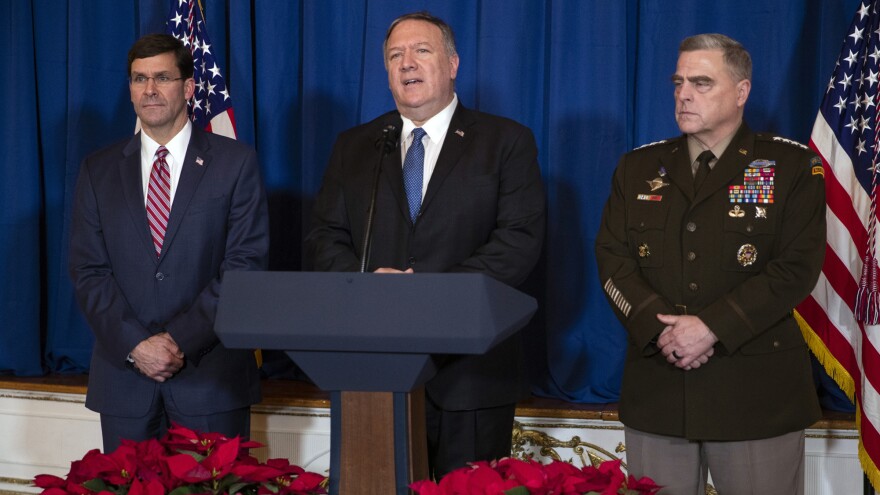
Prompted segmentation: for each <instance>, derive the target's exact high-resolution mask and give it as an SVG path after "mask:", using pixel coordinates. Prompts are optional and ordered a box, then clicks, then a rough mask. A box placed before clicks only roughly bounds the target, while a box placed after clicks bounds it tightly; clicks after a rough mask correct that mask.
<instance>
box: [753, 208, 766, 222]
mask: <svg viewBox="0 0 880 495" xmlns="http://www.w3.org/2000/svg"><path fill="white" fill-rule="evenodd" d="M755 218H763V219H765V220H766V219H767V208H765V207H763V206H756V207H755Z"/></svg>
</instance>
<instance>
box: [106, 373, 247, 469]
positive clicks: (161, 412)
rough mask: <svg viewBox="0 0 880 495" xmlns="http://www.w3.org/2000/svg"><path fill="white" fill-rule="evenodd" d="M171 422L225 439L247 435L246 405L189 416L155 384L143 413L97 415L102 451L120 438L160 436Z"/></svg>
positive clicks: (135, 439) (111, 450)
mask: <svg viewBox="0 0 880 495" xmlns="http://www.w3.org/2000/svg"><path fill="white" fill-rule="evenodd" d="M121 400H125V399H124V398H123V399H121ZM172 422H174V423H177V424H179V425H181V426H184V427H186V428H190V429H192V430H196V431H198V432H202V433H208V432H213V433H221V434H223V435H225V436H227V437H229V438H232V437H235V436H239V437H241V438H250V434H251V410H250V407H244V408H240V409H233V410H231V411H223V412H219V413H212V414H207V415H203V416H189V415H186V414H183V413H181V412H180V411H179V410H178V409H177V406H176V405H175V404H174V399H172V398H171V396H170V394H169V393H167V391H166V390H165V388H164V387H162V386H159V387H156V395H155V396H154V397H153V402H152V404H151V406H150V410H149V411H147V414H146V415H144V416H141V417H136V418H128V417H120V416H110V415H107V414H101V437H102V438H103V440H104V453H110V452H113V451H114V450H116V448H117V447H119V445H120V444H121V441H122V439H123V438H124V439H127V440H134V441H142V440H148V439H150V438H157V439H158V438H162V437H163V436H164V435H165V432H166V431H168V426H169V425H170V424H171V423H172Z"/></svg>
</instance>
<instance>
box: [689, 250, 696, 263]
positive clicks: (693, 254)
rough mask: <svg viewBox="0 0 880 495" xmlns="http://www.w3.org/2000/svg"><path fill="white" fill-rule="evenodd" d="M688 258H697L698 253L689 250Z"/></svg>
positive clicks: (692, 259) (690, 259) (691, 259)
mask: <svg viewBox="0 0 880 495" xmlns="http://www.w3.org/2000/svg"><path fill="white" fill-rule="evenodd" d="M687 259H688V261H694V260H695V259H697V253H695V252H693V251H689V252H688V254H687Z"/></svg>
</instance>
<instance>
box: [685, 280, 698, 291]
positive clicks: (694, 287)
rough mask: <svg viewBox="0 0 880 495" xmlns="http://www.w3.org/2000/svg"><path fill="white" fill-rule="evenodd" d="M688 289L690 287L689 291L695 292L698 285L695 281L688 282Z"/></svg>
mask: <svg viewBox="0 0 880 495" xmlns="http://www.w3.org/2000/svg"><path fill="white" fill-rule="evenodd" d="M688 289H690V290H691V292H696V291H698V290H700V286H699V285H697V283H696V282H691V283H689V284H688Z"/></svg>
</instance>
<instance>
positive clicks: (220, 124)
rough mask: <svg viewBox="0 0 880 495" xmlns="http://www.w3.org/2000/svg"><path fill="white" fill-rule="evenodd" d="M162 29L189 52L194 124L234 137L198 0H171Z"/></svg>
mask: <svg viewBox="0 0 880 495" xmlns="http://www.w3.org/2000/svg"><path fill="white" fill-rule="evenodd" d="M165 32H167V33H168V34H170V35H172V36H174V37H175V38H177V39H179V40H181V41H183V43H184V44H185V45H186V46H187V47H188V48H189V49H190V51H191V52H192V56H193V61H194V65H195V71H194V74H193V77H194V78H195V81H196V91H195V94H193V97H192V99H191V100H190V101H189V115H190V119H191V120H192V121H193V124H194V125H196V126H199V127H201V128H203V129H205V130H207V131H209V132H213V133H214V134H220V135H223V136H227V137H231V138H232V139H235V116H234V115H233V113H232V99H231V98H230V97H229V88H228V87H227V86H226V81H224V79H223V75H222V74H221V73H220V66H219V65H218V64H217V60H216V59H215V58H214V53H213V51H212V50H213V47H212V46H211V39H210V38H209V37H208V28H207V26H206V25H205V17H204V15H203V14H202V8H201V5H200V3H199V2H198V1H197V0H171V13H169V14H168V23H167V24H166V28H165Z"/></svg>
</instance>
